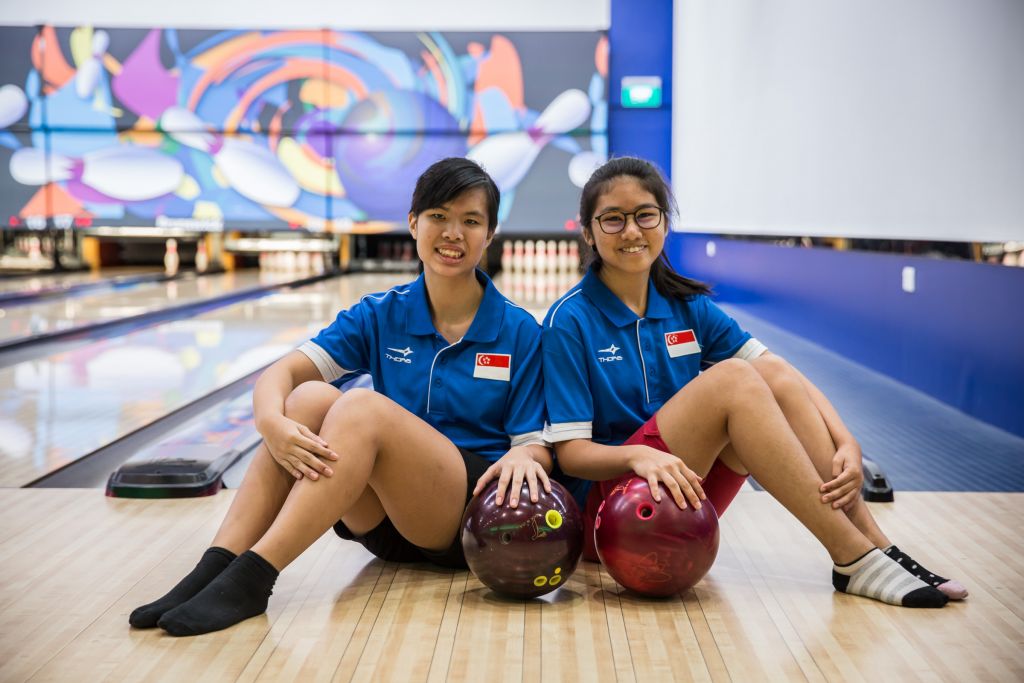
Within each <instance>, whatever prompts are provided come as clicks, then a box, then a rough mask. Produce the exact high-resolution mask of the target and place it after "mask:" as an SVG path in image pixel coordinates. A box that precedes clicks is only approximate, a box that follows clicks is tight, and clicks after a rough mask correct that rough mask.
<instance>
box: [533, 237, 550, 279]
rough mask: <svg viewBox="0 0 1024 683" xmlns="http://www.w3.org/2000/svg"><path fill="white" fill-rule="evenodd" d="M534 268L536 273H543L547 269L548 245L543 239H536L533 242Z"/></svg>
mask: <svg viewBox="0 0 1024 683" xmlns="http://www.w3.org/2000/svg"><path fill="white" fill-rule="evenodd" d="M533 253H534V257H533V258H534V262H533V263H534V266H533V267H534V269H535V270H536V272H537V273H539V274H543V273H545V272H547V269H548V246H547V242H545V241H544V240H537V241H536V242H534V244H533Z"/></svg>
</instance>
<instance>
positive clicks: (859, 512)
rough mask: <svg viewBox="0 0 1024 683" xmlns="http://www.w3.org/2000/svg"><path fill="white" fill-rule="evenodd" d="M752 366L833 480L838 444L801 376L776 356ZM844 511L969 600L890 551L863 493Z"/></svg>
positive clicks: (727, 454)
mask: <svg viewBox="0 0 1024 683" xmlns="http://www.w3.org/2000/svg"><path fill="white" fill-rule="evenodd" d="M751 365H752V366H753V367H754V369H755V370H757V372H758V374H759V375H761V377H763V378H764V380H765V382H767V383H768V386H769V387H770V388H771V390H772V394H773V395H774V396H775V400H776V401H777V402H778V404H779V407H780V408H781V409H782V413H783V414H784V415H785V416H786V420H787V421H788V422H789V424H790V426H791V427H792V428H793V432H794V433H795V434H796V435H797V438H799V439H800V443H801V444H803V446H804V450H806V451H807V454H808V455H809V456H810V458H811V462H812V463H813V464H814V467H815V469H816V470H817V471H818V474H819V476H821V478H822V479H823V480H828V479H831V478H832V477H833V470H832V459H833V457H834V456H835V454H836V445H835V443H834V442H833V440H832V435H831V434H830V433H829V430H828V426H827V425H826V424H825V420H824V418H823V417H822V415H821V412H820V411H819V410H818V407H817V406H816V405H814V402H813V401H812V400H811V395H810V394H809V393H808V391H807V388H806V385H805V384H804V381H803V378H802V377H801V376H800V373H798V372H797V371H796V369H795V368H793V366H792V365H790V364H789V363H787V362H786V361H785V360H784V359H783V358H781V357H779V356H776V355H763V356H761V357H759V358H756V359H754V360H753V361H751ZM731 451H732V449H731V447H729V446H727V447H726V449H725V451H723V462H725V464H726V465H730V462H729V460H728V458H731V457H734V455H735V454H734V453H731ZM823 504H828V503H823ZM843 512H845V513H846V516H847V517H849V519H850V521H851V522H853V525H854V526H855V527H857V529H859V530H860V532H861V533H863V534H864V535H865V536H867V538H868V540H870V541H871V542H872V543H874V544H875V545H876V546H877V547H879V548H882V549H885V550H886V553H887V554H889V555H890V556H891V557H893V559H895V560H897V561H899V563H900V565H901V566H902V567H903V568H904V569H906V570H907V571H909V572H910V573H911V574H913V575H914V576H917V577H918V578H920V579H921V580H922V581H924V582H925V583H927V584H929V585H931V586H935V587H936V588H938V589H939V590H941V591H942V592H943V593H945V594H946V595H947V596H949V597H950V598H952V599H954V600H962V599H964V598H966V597H967V594H968V591H967V589H966V588H965V587H964V586H963V584H961V583H960V582H959V581H955V580H950V579H947V578H945V577H943V576H940V575H938V574H935V573H934V572H931V571H929V570H928V569H927V568H925V567H924V566H922V565H921V564H920V563H918V562H917V561H916V560H914V559H913V558H912V557H910V556H909V555H907V554H906V553H904V552H903V551H901V550H900V549H899V548H890V546H892V545H893V544H892V541H890V540H889V537H888V536H886V535H885V532H883V531H882V529H881V528H880V527H879V526H878V523H877V522H876V521H875V518H874V515H872V514H871V510H870V508H869V506H868V505H867V504H866V503H865V502H864V499H863V498H862V497H861V495H860V491H858V492H857V495H856V497H855V498H854V500H853V502H852V503H850V504H849V505H846V506H844V507H843Z"/></svg>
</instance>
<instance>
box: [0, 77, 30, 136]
mask: <svg viewBox="0 0 1024 683" xmlns="http://www.w3.org/2000/svg"><path fill="white" fill-rule="evenodd" d="M26 111H28V98H27V97H25V93H24V91H22V89H21V88H19V87H18V86H16V85H5V86H3V87H2V88H0V129H3V128H7V127H8V126H10V125H12V124H14V123H17V122H18V121H20V120H21V117H22V116H24V115H25V112H26Z"/></svg>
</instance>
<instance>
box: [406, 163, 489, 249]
mask: <svg viewBox="0 0 1024 683" xmlns="http://www.w3.org/2000/svg"><path fill="white" fill-rule="evenodd" d="M477 187H479V188H482V189H483V191H484V194H485V195H486V196H487V231H488V232H489V233H490V232H494V229H495V228H497V227H498V206H499V205H500V203H501V193H500V192H499V191H498V186H497V185H496V184H495V183H494V180H493V179H492V178H491V176H489V175H488V174H487V171H485V170H484V169H483V168H481V166H480V164H478V163H476V162H475V161H472V160H471V159H466V158H463V157H448V158H447V159H441V160H440V161H438V162H435V163H434V164H432V165H431V166H430V168H428V169H427V170H426V171H424V172H423V174H422V175H420V177H419V178H418V179H417V180H416V189H415V190H413V192H412V205H411V206H410V207H409V213H411V214H413V215H414V216H418V215H419V214H421V213H422V212H424V211H426V210H427V209H436V208H438V207H440V206H443V205H444V204H447V203H448V202H450V201H451V200H453V199H455V198H456V197H458V196H459V195H461V194H462V193H463V192H465V191H467V190H472V189H474V188H477Z"/></svg>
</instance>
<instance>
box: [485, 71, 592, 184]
mask: <svg viewBox="0 0 1024 683" xmlns="http://www.w3.org/2000/svg"><path fill="white" fill-rule="evenodd" d="M590 108H591V107H590V99H589V98H588V97H587V94H586V93H585V92H583V91H582V90H576V89H570V90H566V91H565V92H563V93H561V94H559V95H558V97H556V98H555V99H554V100H552V102H551V104H549V105H548V106H547V108H546V109H544V111H543V112H541V114H540V116H538V117H537V120H536V121H535V122H534V124H533V125H532V126H530V127H529V128H528V129H527V130H525V131H515V132H508V133H498V134H496V135H489V136H487V137H486V138H484V139H483V140H481V141H480V142H478V143H477V144H476V145H474V146H473V149H471V150H469V152H468V153H467V154H466V156H467V157H469V158H470V159H472V160H473V161H476V162H477V163H479V164H480V165H481V166H483V167H484V168H485V169H486V170H487V172H488V173H489V174H490V176H491V177H492V178H493V179H494V182H495V183H496V184H497V186H498V189H499V190H501V191H502V192H506V191H508V190H511V189H513V188H515V186H516V185H518V184H519V181H521V180H522V179H523V177H524V176H525V175H526V174H527V172H528V171H529V170H530V167H531V166H532V165H533V162H534V160H536V158H537V155H538V154H540V151H541V149H543V148H544V146H545V145H547V144H548V142H550V141H551V139H552V138H553V137H555V136H558V135H562V134H563V133H568V132H569V131H571V130H573V129H575V128H577V127H578V126H580V125H581V124H582V123H583V122H584V121H586V120H587V117H588V116H590Z"/></svg>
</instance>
